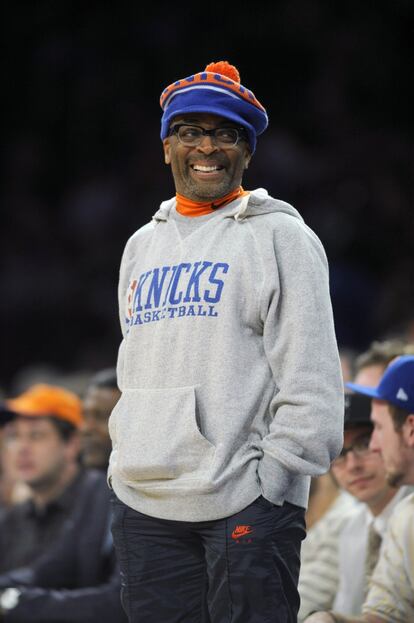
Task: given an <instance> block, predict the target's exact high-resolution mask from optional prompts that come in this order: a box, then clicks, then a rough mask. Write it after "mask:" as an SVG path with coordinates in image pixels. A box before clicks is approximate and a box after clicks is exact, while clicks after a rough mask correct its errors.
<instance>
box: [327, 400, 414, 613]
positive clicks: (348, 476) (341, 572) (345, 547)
mask: <svg viewBox="0 0 414 623" xmlns="http://www.w3.org/2000/svg"><path fill="white" fill-rule="evenodd" d="M347 401H348V403H349V405H350V408H349V409H348V411H347V412H346V413H348V417H347V419H346V421H345V439H344V449H343V451H342V453H341V454H340V456H339V457H338V458H337V459H336V460H335V461H334V462H333V465H332V472H333V474H334V476H335V478H336V480H337V482H338V483H339V485H340V486H341V487H342V488H343V489H344V490H345V491H348V492H349V493H350V494H351V495H354V496H355V497H356V498H357V499H358V500H359V501H360V502H363V504H361V505H360V507H359V508H358V510H357V511H356V512H355V514H354V515H353V516H352V517H351V518H350V519H349V521H348V522H347V523H346V524H345V526H344V528H343V530H342V532H341V534H340V536H339V550H338V577H339V585H338V590H337V594H336V596H335V599H334V601H333V608H334V610H337V611H338V612H340V613H342V614H360V613H361V608H362V605H363V603H364V599H365V597H366V594H367V590H368V582H369V579H370V576H371V574H372V571H373V570H374V567H375V565H376V563H377V561H378V556H379V550H380V545H381V541H382V539H383V537H384V535H385V532H386V528H387V524H388V521H389V519H390V517H391V514H392V512H393V511H394V508H395V506H396V505H397V504H398V502H400V501H401V500H402V499H403V498H404V497H405V496H407V495H408V494H409V493H411V492H412V488H411V489H410V488H408V487H402V488H401V489H396V488H395V487H391V486H390V485H389V484H388V483H387V480H386V474H385V467H384V463H383V460H382V457H381V455H380V454H379V453H378V452H373V451H372V450H371V449H370V448H369V442H370V438H371V433H372V429H373V426H372V422H371V420H370V412H371V406H370V400H369V399H368V398H366V397H365V396H360V395H356V394H354V395H351V394H348V395H347Z"/></svg>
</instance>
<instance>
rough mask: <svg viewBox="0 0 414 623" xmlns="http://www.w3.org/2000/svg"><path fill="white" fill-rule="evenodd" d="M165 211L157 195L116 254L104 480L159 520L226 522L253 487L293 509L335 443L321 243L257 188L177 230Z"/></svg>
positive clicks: (171, 204)
mask: <svg viewBox="0 0 414 623" xmlns="http://www.w3.org/2000/svg"><path fill="white" fill-rule="evenodd" d="M174 214H175V199H171V200H169V201H166V202H164V203H162V204H161V207H160V209H159V210H158V212H157V213H156V214H155V215H154V217H153V220H152V222H151V223H149V224H147V225H145V226H144V227H142V228H141V229H139V230H138V231H137V232H136V233H135V234H134V235H133V236H132V237H131V238H130V240H129V241H128V243H127V245H126V248H125V252H124V255H123V258H122V264H121V272H120V284H119V307H120V317H121V325H122V332H123V341H122V343H121V346H120V350H119V357H118V382H119V387H120V390H121V391H122V396H121V399H120V401H119V402H118V404H117V405H116V407H115V409H114V411H113V412H112V415H111V417H110V420H109V430H110V435H111V438H112V442H113V451H112V455H111V460H110V466H109V477H110V482H111V485H112V487H113V489H114V491H115V493H116V495H117V496H118V497H119V499H121V500H122V501H123V502H124V503H125V504H127V505H128V506H130V507H132V508H134V509H135V510H137V511H139V512H142V513H144V514H146V515H150V516H153V517H160V518H165V519H173V520H182V521H204V520H211V519H218V518H222V517H226V516H230V515H232V514H233V513H236V512H238V511H240V510H241V509H243V508H245V507H246V506H247V505H248V504H250V503H251V502H252V501H253V500H254V499H255V498H257V497H258V496H259V495H263V496H264V497H265V498H267V499H268V500H270V501H271V502H273V503H275V504H283V502H284V501H285V500H286V501H288V502H291V503H293V504H296V505H299V506H303V507H306V505H307V499H308V491H309V481H310V476H317V475H319V474H322V473H323V472H325V471H326V470H327V469H328V468H329V465H330V462H331V461H332V460H333V459H334V458H335V457H336V455H337V454H338V452H339V451H340V448H341V447H342V430H343V411H344V407H343V386H342V377H341V371H340V364H339V357H338V351H337V346H336V340H335V333H334V326H333V319H332V310H331V303H330V297H329V288H328V267H327V262H326V257H325V253H324V250H323V247H322V245H321V243H320V241H319V240H318V238H317V236H316V235H315V234H314V233H313V232H312V231H311V230H310V229H309V228H308V227H307V226H306V225H305V224H304V222H303V219H302V218H301V216H300V215H299V213H298V212H297V211H296V210H295V209H294V208H292V207H291V206H290V205H288V204H286V203H284V202H282V201H277V200H275V199H273V198H271V197H270V196H269V195H268V194H267V192H266V191H265V190H264V189H259V190H256V191H253V192H251V193H250V195H247V196H245V197H242V198H239V199H237V200H235V201H233V202H232V203H230V204H228V205H227V206H225V207H223V208H220V209H219V210H217V212H215V213H214V214H213V215H212V216H211V217H210V216H209V217H207V218H206V217H198V218H192V219H188V222H189V221H192V223H194V226H193V227H192V228H191V230H186V231H185V234H186V235H184V234H183V230H180V228H179V223H178V222H177V218H176V217H175V218H174V216H173V215H174ZM181 218H183V217H181ZM199 219H201V220H199ZM183 220H187V219H183Z"/></svg>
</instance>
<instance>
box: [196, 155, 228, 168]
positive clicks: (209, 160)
mask: <svg viewBox="0 0 414 623" xmlns="http://www.w3.org/2000/svg"><path fill="white" fill-rule="evenodd" d="M200 163H203V164H206V165H207V166H209V165H219V166H222V167H225V166H226V165H227V164H228V163H227V159H226V158H218V157H217V156H200V157H199V158H191V160H189V161H188V164H189V165H190V166H191V165H194V164H200Z"/></svg>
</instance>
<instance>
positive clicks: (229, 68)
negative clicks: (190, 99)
mask: <svg viewBox="0 0 414 623" xmlns="http://www.w3.org/2000/svg"><path fill="white" fill-rule="evenodd" d="M204 71H208V72H210V73H212V74H221V75H222V76H227V78H231V80H233V81H234V82H238V83H239V84H240V74H239V70H238V69H237V67H235V66H234V65H230V63H229V62H228V61H219V62H218V63H210V64H209V65H207V67H206V68H205V70H204Z"/></svg>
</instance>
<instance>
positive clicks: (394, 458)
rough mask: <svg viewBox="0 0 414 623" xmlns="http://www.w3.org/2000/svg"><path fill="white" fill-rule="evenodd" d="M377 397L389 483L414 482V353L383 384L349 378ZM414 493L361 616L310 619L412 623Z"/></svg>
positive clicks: (377, 448) (378, 432)
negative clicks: (360, 381) (365, 383)
mask: <svg viewBox="0 0 414 623" xmlns="http://www.w3.org/2000/svg"><path fill="white" fill-rule="evenodd" d="M348 387H349V388H350V389H352V390H354V391H356V392H358V393H360V394H363V395H366V396H369V397H371V398H373V400H372V410H371V419H372V421H373V424H374V431H373V434H372V438H371V442H370V449H371V451H373V452H379V453H381V455H382V458H383V461H384V465H385V471H386V478H387V482H388V483H389V485H390V486H400V485H407V484H410V485H414V356H412V355H404V356H401V357H399V358H397V359H396V360H395V361H393V362H392V363H391V364H390V365H389V367H388V368H387V370H386V371H385V373H384V375H383V376H382V378H381V381H380V383H379V385H378V387H374V388H372V387H368V386H363V385H359V384H356V383H349V384H348ZM413 552H414V494H412V495H409V496H407V497H406V498H405V499H404V500H403V501H402V502H401V503H400V504H398V506H397V508H396V509H395V511H394V513H393V515H392V517H391V518H390V520H389V522H388V527H387V532H386V535H385V538H384V541H383V544H382V547H381V551H380V556H379V559H378V563H377V565H376V567H375V569H374V572H373V575H372V577H371V580H370V583H369V590H368V595H367V597H366V599H365V602H364V605H363V607H362V612H363V614H362V616H360V617H348V616H343V615H342V614H340V613H338V612H335V611H334V612H317V613H315V614H313V615H311V616H310V617H309V618H308V619H306V621H307V623H357V622H359V621H361V622H365V623H408V621H414V560H413Z"/></svg>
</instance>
